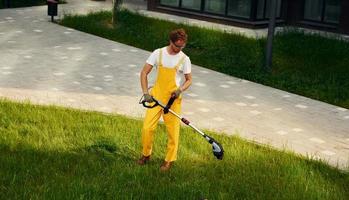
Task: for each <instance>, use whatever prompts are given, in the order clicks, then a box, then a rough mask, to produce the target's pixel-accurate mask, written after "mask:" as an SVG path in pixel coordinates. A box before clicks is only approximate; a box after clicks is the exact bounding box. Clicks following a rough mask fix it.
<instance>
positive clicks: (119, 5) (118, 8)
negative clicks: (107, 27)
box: [112, 0, 123, 24]
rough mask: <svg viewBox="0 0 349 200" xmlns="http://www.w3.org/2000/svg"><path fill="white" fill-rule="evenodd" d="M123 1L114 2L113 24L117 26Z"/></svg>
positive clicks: (114, 0) (116, 0)
mask: <svg viewBox="0 0 349 200" xmlns="http://www.w3.org/2000/svg"><path fill="white" fill-rule="evenodd" d="M122 1H123V0H113V11H112V12H113V17H112V23H113V24H116V23H117V12H119V10H120V8H121V4H122Z"/></svg>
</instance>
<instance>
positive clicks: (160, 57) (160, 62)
mask: <svg viewBox="0 0 349 200" xmlns="http://www.w3.org/2000/svg"><path fill="white" fill-rule="evenodd" d="M158 65H162V48H161V49H160V52H159V63H158Z"/></svg>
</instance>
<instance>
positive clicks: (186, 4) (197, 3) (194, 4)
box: [182, 0, 201, 10]
mask: <svg viewBox="0 0 349 200" xmlns="http://www.w3.org/2000/svg"><path fill="white" fill-rule="evenodd" d="M182 7H183V8H189V9H194V10H200V9H201V0H182Z"/></svg>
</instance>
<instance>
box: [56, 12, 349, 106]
mask: <svg viewBox="0 0 349 200" xmlns="http://www.w3.org/2000/svg"><path fill="white" fill-rule="evenodd" d="M118 19H119V21H118V22H119V23H118V25H117V26H116V27H113V26H111V25H110V20H111V12H105V11H104V12H99V13H92V14H89V15H87V16H66V17H65V18H64V19H63V20H62V22H61V24H63V25H65V26H68V27H72V28H75V29H78V30H81V31H85V32H88V33H91V34H95V35H98V36H101V37H104V38H108V39H111V40H114V41H118V42H121V43H125V44H129V45H132V46H135V47H138V48H142V49H145V50H148V51H152V50H154V49H156V48H159V47H161V46H165V45H167V43H168V33H169V31H170V30H172V29H174V28H179V27H184V28H185V29H186V30H187V32H188V34H189V42H188V44H187V46H186V48H185V49H184V52H185V53H186V54H188V55H189V56H190V58H191V60H192V62H193V63H194V64H197V65H201V66H203V67H206V68H210V69H213V70H216V71H219V72H222V73H225V74H228V75H232V76H236V77H240V78H244V79H248V80H251V81H254V82H258V83H261V84H265V85H269V86H272V87H275V88H279V89H282V90H286V91H290V92H293V93H297V94H301V95H304V96H307V97H310V98H313V99H318V100H321V101H325V102H328V103H331V104H335V105H339V106H342V107H346V108H349V79H348V78H347V77H349V59H348V58H349V57H348V56H347V55H349V43H347V42H344V41H340V40H336V39H328V38H323V37H320V36H316V35H307V34H304V33H301V32H294V31H293V32H286V33H281V34H278V35H277V36H276V37H275V41H274V56H273V58H274V60H273V70H272V73H270V74H269V73H265V72H264V71H263V70H262V66H263V64H264V48H265V39H258V40H256V39H251V38H246V37H244V36H241V35H237V34H230V33H225V32H221V31H216V30H210V29H205V28H199V27H193V26H188V25H185V24H176V23H172V22H168V21H165V20H158V19H153V18H147V17H144V16H142V15H138V14H134V13H131V12H129V11H121V12H119V16H118Z"/></svg>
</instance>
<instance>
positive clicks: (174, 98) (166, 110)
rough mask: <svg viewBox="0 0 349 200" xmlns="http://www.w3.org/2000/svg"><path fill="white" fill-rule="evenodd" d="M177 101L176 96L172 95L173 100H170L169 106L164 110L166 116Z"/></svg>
mask: <svg viewBox="0 0 349 200" xmlns="http://www.w3.org/2000/svg"><path fill="white" fill-rule="evenodd" d="M175 100H176V95H172V96H171V98H170V99H169V100H168V102H167V105H166V106H165V108H164V114H167V113H168V110H169V109H170V107H171V106H172V104H173V102H174V101H175Z"/></svg>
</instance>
